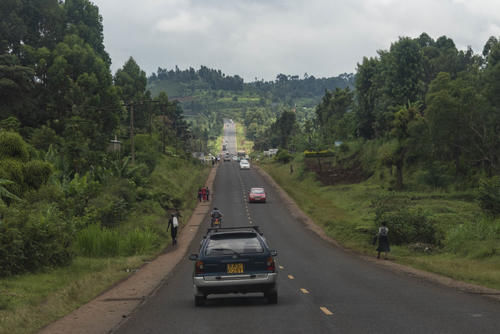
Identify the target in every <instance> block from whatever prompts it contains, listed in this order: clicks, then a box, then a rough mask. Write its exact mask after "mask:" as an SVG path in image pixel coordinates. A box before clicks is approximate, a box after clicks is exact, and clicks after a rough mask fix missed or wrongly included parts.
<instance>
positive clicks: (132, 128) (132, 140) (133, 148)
mask: <svg viewBox="0 0 500 334" xmlns="http://www.w3.org/2000/svg"><path fill="white" fill-rule="evenodd" d="M130 153H131V154H132V165H133V164H134V163H135V144H134V103H133V102H132V103H131V104H130Z"/></svg>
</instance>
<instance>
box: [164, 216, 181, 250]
mask: <svg viewBox="0 0 500 334" xmlns="http://www.w3.org/2000/svg"><path fill="white" fill-rule="evenodd" d="M178 228H179V218H177V215H176V214H175V213H172V215H171V216H170V219H169V220H168V225H167V231H168V230H169V229H170V236H171V237H172V244H173V245H176V244H177V229H178Z"/></svg>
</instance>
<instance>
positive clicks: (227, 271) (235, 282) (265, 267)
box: [189, 226, 278, 306]
mask: <svg viewBox="0 0 500 334" xmlns="http://www.w3.org/2000/svg"><path fill="white" fill-rule="evenodd" d="M276 255H277V252H276V251H275V250H270V249H269V246H268V245H267V242H266V239H265V238H264V237H263V235H262V233H261V232H260V230H259V228H258V227H257V226H250V227H225V228H211V229H208V231H207V234H206V235H205V236H204V237H203V240H202V241H201V245H200V251H199V254H191V255H190V256H189V259H190V260H192V261H195V265H194V272H193V288H194V302H195V305H196V306H201V305H203V304H204V303H205V301H206V299H207V296H208V295H210V294H226V293H249V292H263V293H264V296H265V297H266V298H267V301H268V303H270V304H276V303H277V302H278V291H277V275H278V273H277V271H276V265H275V261H274V257H275V256H276Z"/></svg>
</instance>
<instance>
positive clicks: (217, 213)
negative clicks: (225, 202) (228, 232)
mask: <svg viewBox="0 0 500 334" xmlns="http://www.w3.org/2000/svg"><path fill="white" fill-rule="evenodd" d="M210 217H211V220H210V227H214V222H215V220H216V219H218V220H219V222H220V223H221V225H222V217H224V215H223V214H222V212H221V211H220V210H219V209H217V208H214V209H213V210H212V212H210ZM219 227H220V226H219Z"/></svg>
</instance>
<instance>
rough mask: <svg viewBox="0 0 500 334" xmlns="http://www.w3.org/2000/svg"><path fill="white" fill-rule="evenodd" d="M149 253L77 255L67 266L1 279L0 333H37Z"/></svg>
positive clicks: (130, 269)
mask: <svg viewBox="0 0 500 334" xmlns="http://www.w3.org/2000/svg"><path fill="white" fill-rule="evenodd" d="M147 259H148V257H146V256H134V257H117V258H98V259H96V258H84V257H77V258H76V259H74V260H73V263H72V264H71V265H70V266H68V267H62V268H58V269H53V270H48V271H47V272H44V273H37V274H26V275H20V276H13V277H9V278H5V279H2V280H0V296H1V297H0V333H2V334H4V333H5V334H7V333H10V334H18V333H19V334H21V333H34V332H36V331H37V330H38V329H40V328H41V327H43V326H45V325H47V324H49V323H51V322H52V321H55V320H57V319H59V318H61V317H63V316H64V315H66V314H68V313H70V312H72V311H73V310H75V309H76V308H78V307H79V306H81V305H83V304H85V303H87V302H88V301H90V300H92V299H93V298H94V297H96V296H97V295H99V294H100V293H101V292H102V291H104V290H106V289H107V288H109V287H111V286H112V285H113V284H114V283H116V282H117V281H119V280H121V279H124V278H125V277H127V276H129V275H130V274H131V272H133V269H135V268H138V267H140V266H141V265H142V263H143V261H145V260H147Z"/></svg>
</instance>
